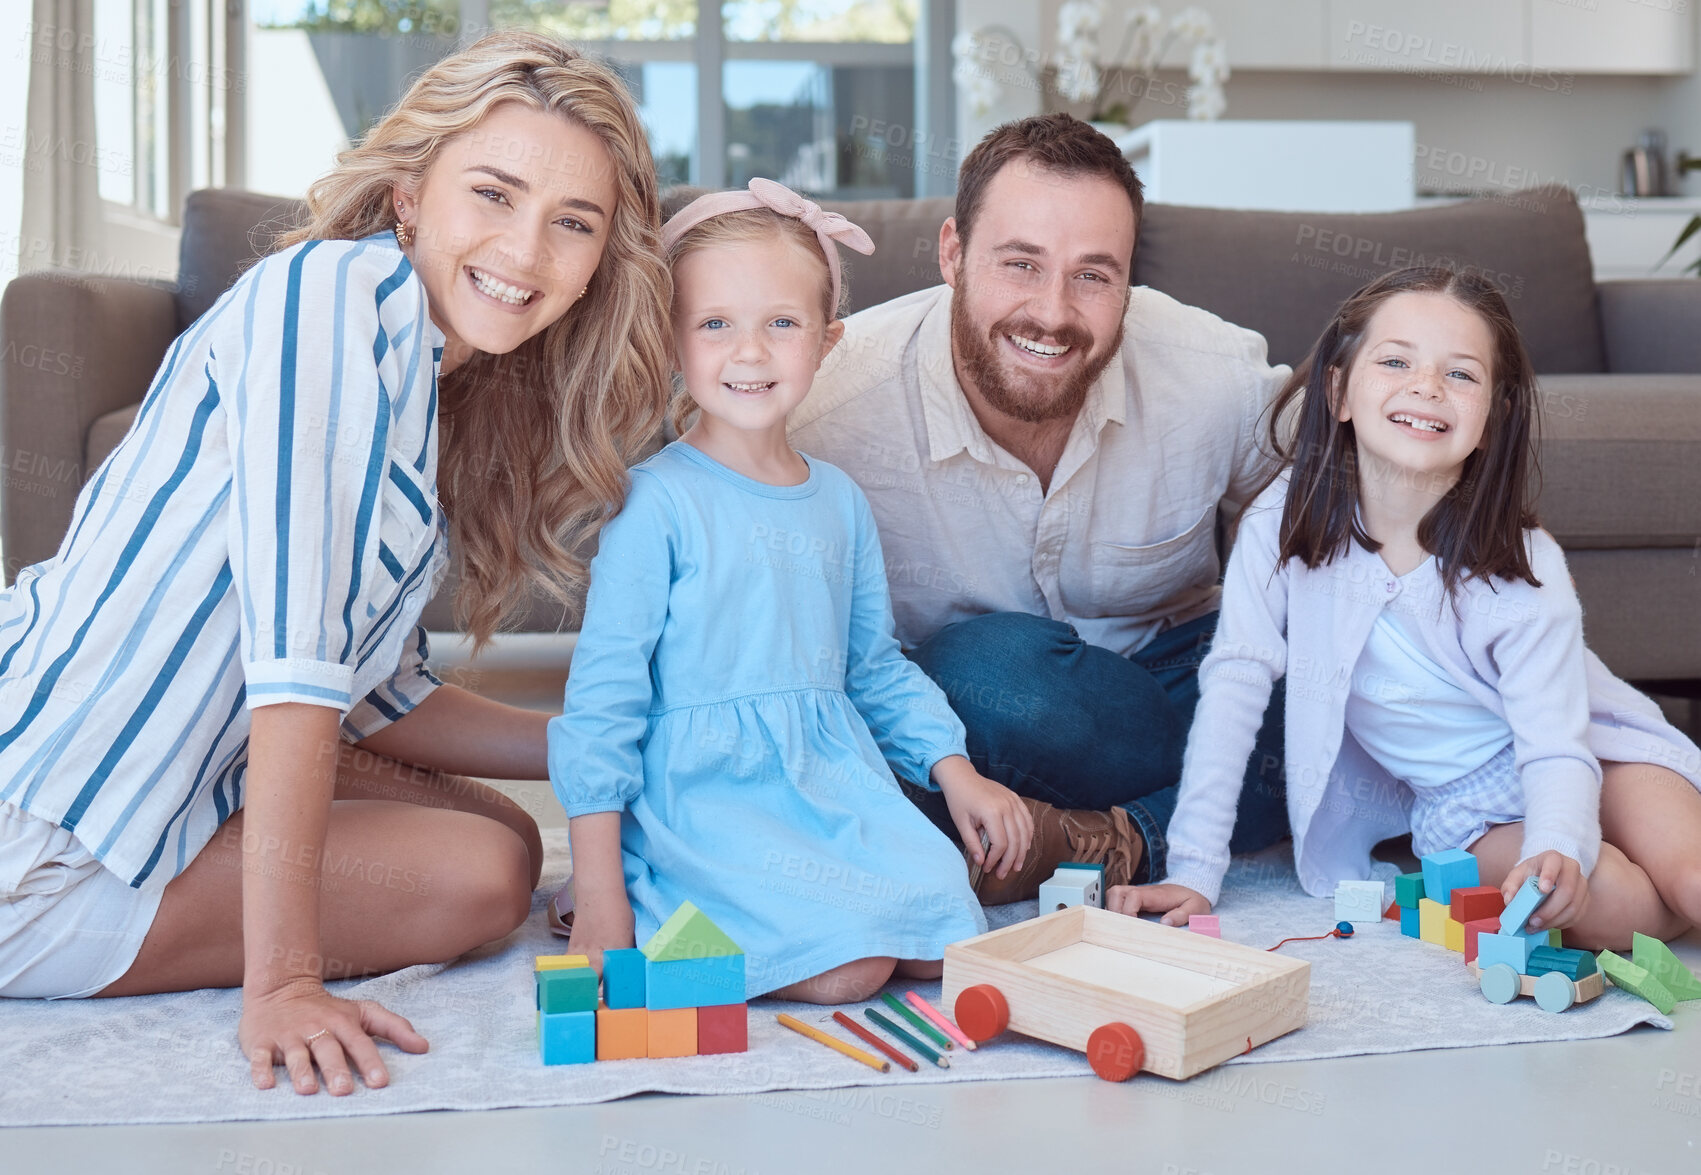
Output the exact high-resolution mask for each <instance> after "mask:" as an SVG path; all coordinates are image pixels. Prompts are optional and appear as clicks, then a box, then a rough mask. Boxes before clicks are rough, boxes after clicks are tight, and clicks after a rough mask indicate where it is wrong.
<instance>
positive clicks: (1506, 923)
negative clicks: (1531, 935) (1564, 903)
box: [1500, 873, 1547, 934]
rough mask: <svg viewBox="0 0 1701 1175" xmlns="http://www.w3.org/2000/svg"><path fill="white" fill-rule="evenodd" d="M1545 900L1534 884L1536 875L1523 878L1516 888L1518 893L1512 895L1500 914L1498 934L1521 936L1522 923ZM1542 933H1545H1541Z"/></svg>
mask: <svg viewBox="0 0 1701 1175" xmlns="http://www.w3.org/2000/svg"><path fill="white" fill-rule="evenodd" d="M1546 900H1547V895H1546V894H1545V893H1543V892H1542V891H1541V887H1540V886H1539V885H1538V884H1537V882H1536V875H1535V874H1533V873H1532V874H1530V876H1528V877H1526V878H1524V884H1523V885H1521V886H1519V887H1518V892H1517V893H1515V894H1513V895H1512V900H1511V901H1509V902H1507V903H1506V908H1505V909H1504V910H1502V911H1501V912H1500V933H1501V934H1521V933H1522V932H1523V930H1524V923H1526V922H1528V921H1529V920H1530V915H1531V914H1534V913H1535V912H1536V907H1537V906H1539V905H1541V904H1542V903H1543V902H1545V901H1546ZM1542 933H1544V934H1545V933H1546V931H1543V932H1542Z"/></svg>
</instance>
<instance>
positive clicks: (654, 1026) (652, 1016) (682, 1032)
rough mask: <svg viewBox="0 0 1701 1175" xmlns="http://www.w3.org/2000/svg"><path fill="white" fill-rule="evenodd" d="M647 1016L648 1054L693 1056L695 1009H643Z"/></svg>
mask: <svg viewBox="0 0 1701 1175" xmlns="http://www.w3.org/2000/svg"><path fill="white" fill-rule="evenodd" d="M634 1010H636V1009H634ZM645 1012H646V1014H647V1015H648V1016H649V1032H650V1039H649V1042H648V1046H649V1055H650V1056H652V1057H694V1056H696V1055H697V1009H696V1008H668V1009H667V1010H666V1011H656V1010H654V1009H645Z"/></svg>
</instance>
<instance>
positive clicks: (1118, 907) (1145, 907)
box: [1104, 884, 1211, 926]
mask: <svg viewBox="0 0 1701 1175" xmlns="http://www.w3.org/2000/svg"><path fill="white" fill-rule="evenodd" d="M1104 908H1105V909H1107V910H1112V911H1114V912H1116V913H1118V914H1129V915H1138V914H1162V915H1163V917H1162V918H1160V919H1158V921H1160V922H1162V923H1163V924H1164V925H1165V926H1186V925H1187V920H1188V919H1189V918H1191V917H1193V915H1195V914H1209V913H1210V912H1211V903H1210V902H1208V901H1206V900H1205V895H1204V894H1202V893H1200V892H1199V891H1198V890H1192V889H1188V888H1187V887H1186V886H1185V885H1167V884H1166V885H1113V886H1111V887H1110V892H1109V893H1108V894H1106V895H1105V899H1104Z"/></svg>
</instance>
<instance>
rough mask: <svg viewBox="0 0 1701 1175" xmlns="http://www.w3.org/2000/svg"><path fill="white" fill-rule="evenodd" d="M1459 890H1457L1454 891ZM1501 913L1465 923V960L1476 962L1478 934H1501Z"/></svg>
mask: <svg viewBox="0 0 1701 1175" xmlns="http://www.w3.org/2000/svg"><path fill="white" fill-rule="evenodd" d="M1454 892H1457V891H1454ZM1499 933H1500V915H1499V914H1496V915H1494V916H1493V917H1492V918H1478V919H1477V920H1476V921H1475V922H1467V923H1465V962H1467V963H1474V962H1476V958H1477V935H1479V934H1499Z"/></svg>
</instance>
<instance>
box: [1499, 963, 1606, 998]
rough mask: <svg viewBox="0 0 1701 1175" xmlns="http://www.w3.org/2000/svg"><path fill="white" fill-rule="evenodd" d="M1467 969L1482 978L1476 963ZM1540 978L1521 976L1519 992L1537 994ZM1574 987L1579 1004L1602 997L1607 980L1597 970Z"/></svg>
mask: <svg viewBox="0 0 1701 1175" xmlns="http://www.w3.org/2000/svg"><path fill="white" fill-rule="evenodd" d="M1465 969H1466V970H1467V971H1469V972H1470V973H1471V978H1472V979H1475V980H1477V981H1479V982H1480V981H1481V980H1482V977H1483V970H1482V968H1481V967H1478V966H1477V965H1476V964H1475V963H1468V964H1466V967H1465ZM1540 979H1541V976H1539V975H1521V976H1519V984H1518V994H1519V995H1523V996H1533V995H1535V994H1536V983H1537V982H1538V981H1539V980H1540ZM1572 987H1574V988H1575V989H1576V993H1577V1002H1578V1003H1579V1004H1586V1003H1588V1002H1589V1001H1590V1000H1598V999H1600V998H1601V993H1602V992H1603V991H1605V990H1606V981H1605V979H1604V978H1603V977H1602V975H1601V973H1600V972H1599V971H1596V972H1594V973H1593V974H1592V975H1585V976H1583V978H1581V979H1579V980H1577V982H1576V983H1574V984H1572Z"/></svg>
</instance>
